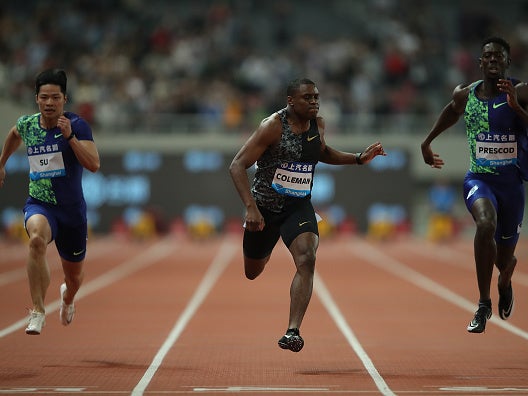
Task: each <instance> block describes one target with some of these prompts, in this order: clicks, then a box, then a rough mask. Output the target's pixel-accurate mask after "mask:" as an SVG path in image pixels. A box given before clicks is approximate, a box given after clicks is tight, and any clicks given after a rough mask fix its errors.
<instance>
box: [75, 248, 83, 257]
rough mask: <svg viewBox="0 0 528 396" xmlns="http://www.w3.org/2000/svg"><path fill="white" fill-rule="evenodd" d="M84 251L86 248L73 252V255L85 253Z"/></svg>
mask: <svg viewBox="0 0 528 396" xmlns="http://www.w3.org/2000/svg"><path fill="white" fill-rule="evenodd" d="M83 252H84V249H83V250H81V251H80V252H73V255H74V256H79V255H80V254H83Z"/></svg>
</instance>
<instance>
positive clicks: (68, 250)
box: [24, 197, 88, 262]
mask: <svg viewBox="0 0 528 396" xmlns="http://www.w3.org/2000/svg"><path fill="white" fill-rule="evenodd" d="M35 214H41V215H43V216H45V217H46V218H47V219H48V223H49V225H50V227H51V239H52V241H53V240H54V241H55V246H57V251H58V252H59V255H60V256H61V257H62V258H63V259H65V260H68V261H73V262H79V261H82V260H84V257H85V256H86V240H87V239H88V224H87V221H86V203H85V202H84V201H82V202H81V203H80V204H78V205H71V206H65V205H62V206H55V205H50V204H47V203H45V202H42V201H39V200H37V199H35V198H32V197H29V198H28V199H27V201H26V204H25V206H24V226H25V225H26V222H27V220H28V219H29V218H30V217H31V216H33V215H35ZM50 242H51V241H50Z"/></svg>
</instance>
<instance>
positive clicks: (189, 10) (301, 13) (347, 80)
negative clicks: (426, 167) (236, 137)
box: [0, 0, 528, 134]
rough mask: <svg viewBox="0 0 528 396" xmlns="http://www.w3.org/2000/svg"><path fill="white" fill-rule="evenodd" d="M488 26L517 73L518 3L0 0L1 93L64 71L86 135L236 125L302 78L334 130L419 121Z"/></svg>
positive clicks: (28, 92)
mask: <svg viewBox="0 0 528 396" xmlns="http://www.w3.org/2000/svg"><path fill="white" fill-rule="evenodd" d="M488 35H502V36H504V37H505V38H506V39H507V40H509V41H510V43H511V45H512V49H513V53H512V67H511V73H510V74H511V75H514V76H516V77H518V78H521V79H525V80H526V79H528V63H527V62H526V57H527V56H528V2H525V1H521V0H509V1H507V2H503V3H502V4H501V6H500V7H498V6H497V5H496V3H495V2H494V1H490V0H479V1H474V0H467V1H459V0H444V1H433V0H426V1H423V0H324V1H322V0H313V1H301V0H266V1H264V0H174V1H171V0H165V1H162V0H149V1H142V0H23V1H12V0H8V1H3V2H2V3H1V4H0V97H2V98H4V99H8V100H10V101H13V102H18V103H21V104H24V105H27V104H28V103H32V101H33V95H34V90H33V81H34V77H35V75H36V73H37V72H39V71H40V70H42V69H44V68H47V67H62V68H64V69H66V71H67V72H68V74H69V78H70V79H69V87H68V88H69V96H70V107H69V109H71V110H74V111H76V112H78V113H80V114H81V115H82V116H83V117H85V118H86V119H87V120H88V121H89V122H91V123H92V124H93V126H94V129H95V131H96V133H105V131H113V132H127V133H128V132H151V131H158V132H163V131H166V132H167V133H171V132H178V131H180V132H199V131H207V130H215V131H216V130H218V131H223V132H226V133H233V132H235V133H240V132H244V133H246V132H250V131H251V130H252V129H253V128H254V127H255V126H256V125H257V124H258V122H259V121H260V119H261V118H262V117H263V116H265V115H267V114H269V113H270V112H272V111H274V110H277V109H279V108H281V107H283V106H284V104H285V84H286V83H287V82H288V81H289V80H290V79H292V78H294V77H309V78H311V79H312V80H314V81H315V82H316V83H317V85H318V87H319V89H320V91H321V98H322V105H321V113H322V114H323V115H324V116H325V117H326V118H327V120H328V122H329V123H331V125H332V126H333V127H335V129H336V131H337V132H343V133H347V132H353V131H355V130H369V129H372V128H381V129H383V128H384V125H383V124H380V121H379V120H384V119H385V120H391V121H390V122H389V124H391V123H392V122H393V120H395V119H401V118H406V117H407V118H408V117H422V118H425V119H426V122H425V125H427V126H430V124H431V122H432V119H434V118H435V117H436V114H438V113H439V111H440V110H441V106H442V105H443V104H444V103H445V102H446V100H447V99H448V97H449V95H450V93H451V92H452V89H453V88H454V86H455V85H456V84H458V83H460V82H464V81H468V82H469V81H472V80H475V79H477V78H478V76H479V73H478V68H477V57H478V53H479V50H480V42H481V41H482V39H484V38H485V37H486V36H488ZM409 128H410V129H413V125H412V123H410V124H409ZM416 132H417V133H421V134H423V133H424V132H425V131H424V130H423V129H419V130H417V131H416Z"/></svg>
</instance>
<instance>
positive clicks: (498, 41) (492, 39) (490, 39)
mask: <svg viewBox="0 0 528 396" xmlns="http://www.w3.org/2000/svg"><path fill="white" fill-rule="evenodd" d="M490 43H495V44H498V45H500V46H501V47H502V48H504V50H505V51H506V53H507V54H508V58H509V57H510V44H509V43H508V42H507V41H506V40H504V39H503V38H502V37H497V36H493V37H488V38H487V39H485V40H484V41H483V42H482V46H481V48H482V51H484V47H485V46H486V44H490Z"/></svg>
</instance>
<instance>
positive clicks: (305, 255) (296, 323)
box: [288, 232, 319, 329]
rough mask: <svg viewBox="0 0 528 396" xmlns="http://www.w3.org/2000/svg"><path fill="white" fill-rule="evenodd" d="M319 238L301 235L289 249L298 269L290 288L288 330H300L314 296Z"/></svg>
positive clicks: (310, 234) (306, 234)
mask: <svg viewBox="0 0 528 396" xmlns="http://www.w3.org/2000/svg"><path fill="white" fill-rule="evenodd" d="M318 245H319V237H318V236H317V235H315V234H313V233H311V232H305V233H303V234H300V235H299V236H298V237H297V238H295V239H294V241H293V242H292V244H291V245H290V247H289V249H290V252H291V254H292V256H293V260H294V262H295V267H296V268H297V270H296V272H295V276H294V277H293V280H292V283H291V286H290V317H289V324H288V328H290V329H291V328H299V327H300V326H301V322H302V320H303V318H304V314H305V313H306V310H307V308H308V303H309V302H310V298H311V296H312V289H313V278H314V272H315V256H316V251H317V247H318Z"/></svg>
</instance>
